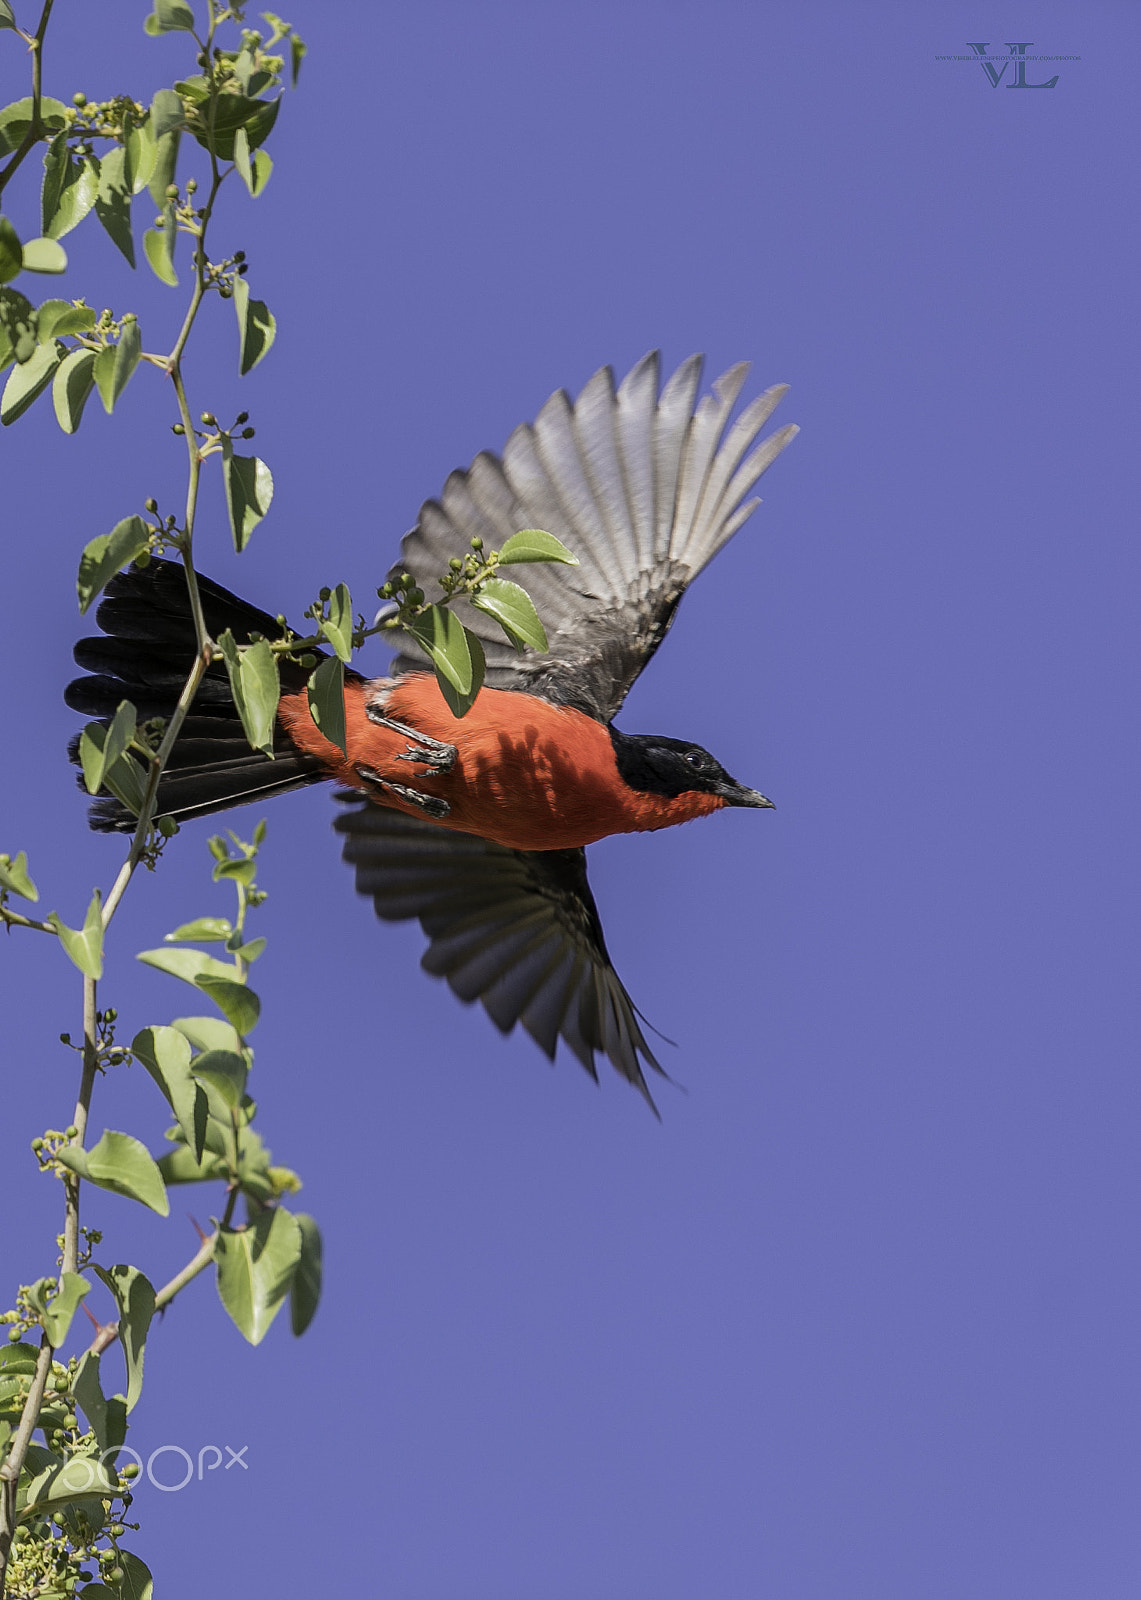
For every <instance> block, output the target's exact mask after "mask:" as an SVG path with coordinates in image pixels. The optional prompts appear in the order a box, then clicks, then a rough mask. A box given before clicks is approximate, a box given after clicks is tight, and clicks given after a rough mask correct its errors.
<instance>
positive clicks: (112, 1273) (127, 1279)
mask: <svg viewBox="0 0 1141 1600" xmlns="http://www.w3.org/2000/svg"><path fill="white" fill-rule="evenodd" d="M106 1137H107V1135H106V1134H104V1138H106ZM91 1154H92V1156H94V1154H95V1151H94V1150H93V1151H92V1152H91ZM147 1160H148V1161H150V1157H149V1156H148V1157H147ZM89 1164H90V1163H89ZM151 1165H152V1166H154V1162H151ZM155 1175H156V1176H157V1175H158V1168H157V1167H155ZM158 1181H159V1183H160V1184H161V1182H162V1179H161V1177H160V1178H159V1179H158ZM163 1202H164V1204H165V1203H166V1191H165V1189H164V1190H163ZM147 1203H148V1204H150V1202H149V1201H148V1202H147ZM155 1210H158V1207H157V1206H156V1207H155ZM162 1215H163V1216H166V1211H165V1210H164V1211H163V1212H162ZM92 1270H93V1271H94V1272H95V1273H97V1274H98V1276H99V1277H100V1278H101V1279H102V1281H103V1282H104V1283H105V1284H106V1286H107V1288H108V1289H110V1291H111V1293H112V1294H113V1295H114V1296H115V1304H116V1305H117V1306H118V1308H119V1343H120V1344H121V1345H122V1346H123V1357H124V1359H125V1361H126V1363H127V1410H128V1411H133V1410H134V1408H135V1404H136V1402H137V1401H138V1398H139V1396H140V1394H142V1392H143V1356H144V1354H145V1352H146V1343H147V1332H148V1330H149V1328H150V1325H151V1319H152V1317H153V1316H154V1314H155V1292H154V1288H153V1286H152V1284H151V1282H150V1279H149V1278H146V1277H145V1276H144V1275H143V1274H142V1273H141V1272H140V1271H139V1269H138V1268H137V1267H128V1266H124V1265H123V1264H122V1263H120V1264H119V1265H118V1266H114V1267H94V1268H93V1269H92Z"/></svg>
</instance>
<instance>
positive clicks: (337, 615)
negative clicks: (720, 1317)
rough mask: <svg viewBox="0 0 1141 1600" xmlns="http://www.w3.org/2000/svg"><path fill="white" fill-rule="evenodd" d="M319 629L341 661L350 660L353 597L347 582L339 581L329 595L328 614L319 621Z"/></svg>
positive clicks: (351, 653)
mask: <svg viewBox="0 0 1141 1600" xmlns="http://www.w3.org/2000/svg"><path fill="white" fill-rule="evenodd" d="M320 631H321V632H322V633H323V634H324V636H325V638H326V639H328V641H329V643H330V644H331V645H332V647H333V649H334V650H335V651H336V652H337V654H338V655H339V656H340V658H341V660H342V661H351V660H352V656H353V597H352V595H351V594H350V593H349V589H348V585H347V584H344V583H339V584H338V585H337V587H336V588H335V589H334V590H333V592H332V594H331V595H330V596H329V615H328V616H327V617H326V618H325V619H324V620H323V621H322V622H321V624H320Z"/></svg>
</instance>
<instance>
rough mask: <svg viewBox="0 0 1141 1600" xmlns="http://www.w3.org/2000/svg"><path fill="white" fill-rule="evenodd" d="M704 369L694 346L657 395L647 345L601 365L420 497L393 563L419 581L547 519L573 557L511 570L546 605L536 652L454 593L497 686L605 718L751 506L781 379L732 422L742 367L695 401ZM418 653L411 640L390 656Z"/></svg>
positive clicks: (410, 664) (769, 450)
mask: <svg viewBox="0 0 1141 1600" xmlns="http://www.w3.org/2000/svg"><path fill="white" fill-rule="evenodd" d="M701 372H702V357H701V356H696V355H695V356H691V357H690V358H689V360H688V361H685V362H683V363H682V365H681V366H680V367H679V368H678V369H677V371H676V372H675V373H674V374H673V375H672V377H670V378H669V379H668V380H667V382H666V384H665V386H664V388H663V389H662V391H661V394H660V395H659V393H658V383H659V361H658V356H657V353H656V352H654V353H651V354H650V355H648V356H645V357H644V358H643V359H642V360H641V361H640V362H639V363H638V365H637V366H636V367H634V368H633V370H632V371H631V372H629V373H628V374H627V376H626V377H625V378H624V379H623V381H622V383H621V384H620V385H619V387H618V389H617V390H615V387H614V377H613V374H612V372H611V371H610V369H609V368H607V367H603V368H601V369H600V370H599V371H598V372H596V373H595V374H594V376H593V377H592V378H591V379H590V381H589V382H588V383H587V385H586V387H585V388H584V389H583V391H582V393H581V394H580V395H579V397H578V399H577V401H575V402H573V403H572V402H571V400H570V399H569V398H568V396H567V395H566V394H565V393H564V392H563V391H562V390H559V391H558V392H556V393H555V394H554V395H552V396H551V398H550V399H549V400H548V401H547V403H546V405H544V406H543V408H542V410H541V411H540V412H539V415H538V417H537V418H536V420H535V423H534V426H533V427H529V426H527V425H526V424H524V425H523V426H521V427H519V428H516V430H515V432H514V433H513V434H512V435H511V437H510V439H508V441H507V444H506V446H505V448H504V451H503V456H502V459H498V458H497V457H495V456H493V455H491V454H490V453H488V452H486V451H485V452H483V453H481V454H480V455H478V456H476V458H475V460H474V461H473V463H472V465H471V467H470V468H469V469H468V470H467V471H466V472H454V473H452V475H451V477H450V478H449V479H448V481H447V483H446V484H445V486H444V490H443V493H442V495H441V498H440V499H439V500H429V501H427V502H426V503H425V505H424V506H423V507H422V508H421V512H420V519H419V521H418V522H417V525H416V527H415V528H413V530H412V532H411V533H410V534H408V535H407V537H406V538H405V540H404V544H403V547H402V559H401V561H400V563H399V565H398V566H397V567H394V568H393V570H392V574H390V575H395V574H396V573H397V572H399V571H407V572H411V573H412V574H413V576H414V577H415V579H416V582H417V583H418V584H419V586H420V587H421V588H422V589H424V590H425V592H426V593H435V592H436V591H435V579H436V578H437V577H438V576H439V575H440V574H441V573H442V572H444V571H445V570H446V568H447V564H448V561H449V560H450V559H451V557H452V556H454V555H457V554H463V553H464V552H465V551H466V550H467V549H468V548H469V543H470V540H471V539H473V538H476V537H478V538H481V539H483V540H484V542H485V543H491V544H492V545H494V544H501V543H502V542H503V541H504V540H505V539H506V538H509V537H510V535H511V534H512V533H515V532H517V531H518V530H519V529H520V528H545V529H546V530H547V531H548V532H549V533H553V534H554V535H555V537H556V538H558V539H561V540H562V541H563V543H564V544H566V545H568V546H569V547H570V549H572V550H573V551H574V553H575V555H576V556H577V557H578V560H579V565H578V566H577V567H563V566H555V565H536V566H524V567H517V568H515V569H513V571H512V573H511V576H512V578H513V580H514V581H515V582H517V583H521V584H522V585H523V587H524V588H525V589H527V590H528V592H529V593H530V595H531V598H532V599H533V600H534V602H535V605H536V607H537V609H538V612H539V615H540V616H541V617H542V619H543V624H544V626H545V628H546V631H547V638H548V642H549V648H548V650H547V652H546V653H544V654H540V653H538V652H535V651H528V652H527V653H526V654H524V655H522V656H520V655H518V654H516V652H515V651H514V650H512V649H511V647H510V646H509V645H508V644H506V643H505V642H504V640H503V637H502V635H501V633H500V630H499V628H498V626H497V624H496V623H494V622H493V621H492V619H491V618H489V617H487V616H485V615H484V614H483V613H481V612H478V611H475V610H473V609H472V608H471V607H470V606H469V605H467V604H466V603H465V602H460V603H459V604H458V606H457V611H458V614H459V616H460V617H461V619H462V621H463V622H464V624H465V625H466V626H467V627H470V628H471V629H472V631H473V632H474V633H476V634H478V635H479V637H480V639H481V640H482V641H483V644H484V651H485V654H486V656H487V677H486V682H487V683H488V685H489V686H490V687H491V688H494V689H518V690H521V691H523V692H525V693H529V694H537V695H541V696H543V697H544V698H546V699H548V700H552V701H554V702H556V703H557V704H561V705H573V706H576V707H578V709H579V710H581V711H585V712H587V714H588V715H590V716H593V717H597V718H598V719H599V720H600V721H602V722H609V721H610V720H611V718H612V717H613V716H614V715H615V713H616V712H617V711H618V709H619V708H620V706H621V705H622V702H623V700H624V699H625V697H626V694H627V693H628V691H629V689H630V685H631V684H632V683H633V682H634V680H635V678H636V677H637V676H638V674H639V672H641V670H642V668H643V667H644V666H645V665H646V663H647V661H649V659H650V657H651V656H652V655H653V653H654V651H655V650H656V649H657V647H658V645H659V644H660V643H661V641H662V639H663V638H664V637H665V634H666V632H667V631H668V629H669V626H670V623H671V622H672V620H673V616H674V613H675V611H676V609H677V604H678V601H679V600H680V598H681V596H682V594H683V593H684V592H685V589H686V587H687V585H688V584H689V583H690V582H691V581H692V580H693V579H694V578H695V577H696V576H697V574H698V573H699V572H700V571H701V569H702V568H703V567H704V566H705V565H706V564H707V563H708V562H709V561H710V560H711V559H712V558H713V556H714V555H716V553H717V551H718V550H720V549H721V548H722V546H723V545H724V544H725V543H726V541H727V540H728V539H730V538H731V537H732V535H733V534H734V533H735V532H736V531H737V529H738V528H739V527H740V526H741V525H742V523H743V522H745V521H746V519H747V518H748V517H749V516H750V515H751V513H752V511H753V510H754V508H755V507H756V505H757V504H758V502H757V501H756V500H755V499H753V500H749V501H747V502H746V496H747V495H748V493H749V490H750V489H751V488H752V487H753V485H754V484H755V483H756V481H757V479H758V478H759V477H760V475H761V474H762V473H763V472H764V471H765V470H766V468H767V467H768V466H769V465H770V464H771V463H772V462H773V461H774V460H775V459H776V457H777V455H779V453H780V451H781V450H783V449H784V447H785V445H786V444H787V443H788V442H789V440H790V439H791V438H792V437H793V435H794V434H795V433H796V431H797V430H796V429H795V428H792V427H788V428H781V429H778V430H777V431H776V432H775V433H773V434H770V435H769V437H768V438H767V439H765V440H763V441H762V442H761V443H760V444H759V445H757V438H758V436H759V434H760V431H761V429H762V428H763V426H764V424H765V423H766V422H767V420H768V418H769V416H770V415H771V413H772V411H773V408H774V407H775V406H776V404H777V403H778V401H779V400H780V399H781V397H782V396H783V395H784V393H785V392H786V391H785V388H784V387H783V386H779V385H778V386H777V387H775V388H772V389H769V390H767V391H766V392H765V394H763V395H761V396H760V397H759V398H758V399H756V400H754V401H753V402H752V403H751V404H750V405H748V406H746V407H745V409H744V410H743V411H742V413H741V415H740V416H739V417H738V418H737V420H736V422H735V423H733V424H732V426H730V427H728V432H726V428H727V425H728V423H729V417H730V414H731V412H732V410H733V407H734V406H735V404H736V402H737V400H738V397H739V395H740V393H741V389H742V387H743V385H744V382H745V378H746V375H747V373H748V367H747V365H746V364H745V363H743V362H742V363H739V364H738V365H736V366H734V367H731V368H730V369H729V370H728V371H727V372H725V373H724V374H722V376H721V377H720V378H718V379H717V380H716V382H715V383H714V385H713V395H712V396H706V397H705V398H704V399H702V400H701V401H700V402H698V401H697V394H698V389H699V386H700V383H701ZM695 405H696V409H695ZM750 452H751V453H750ZM424 665H425V658H424V657H423V655H421V654H420V652H419V651H418V649H417V647H416V646H415V644H414V643H413V642H412V641H410V640H409V641H408V642H407V643H405V644H404V645H403V651H402V654H401V655H400V656H398V657H397V659H396V661H395V663H394V670H395V671H397V672H406V671H412V670H416V669H421V670H422V669H423V667H424Z"/></svg>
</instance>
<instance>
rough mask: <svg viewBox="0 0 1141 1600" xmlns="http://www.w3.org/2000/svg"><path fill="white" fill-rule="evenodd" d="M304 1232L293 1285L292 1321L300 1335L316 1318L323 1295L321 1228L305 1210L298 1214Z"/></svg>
mask: <svg viewBox="0 0 1141 1600" xmlns="http://www.w3.org/2000/svg"><path fill="white" fill-rule="evenodd" d="M294 1221H295V1222H296V1223H297V1226H298V1228H299V1229H300V1231H301V1254H300V1255H299V1256H298V1258H297V1269H296V1271H295V1272H294V1274H293V1281H292V1282H291V1284H290V1285H289V1320H290V1322H291V1323H292V1325H293V1331H294V1333H296V1334H302V1333H304V1332H305V1330H306V1328H307V1327H308V1326H309V1324H310V1323H311V1322H312V1321H313V1317H314V1315H315V1313H316V1310H317V1303H318V1301H319V1300H320V1298H321V1230H320V1228H318V1226H317V1224H316V1223H315V1222H314V1221H313V1218H312V1217H311V1216H308V1215H307V1214H306V1213H305V1212H304V1211H299V1212H297V1213H295V1215H294Z"/></svg>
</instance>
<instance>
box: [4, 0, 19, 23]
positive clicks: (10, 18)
mask: <svg viewBox="0 0 1141 1600" xmlns="http://www.w3.org/2000/svg"><path fill="white" fill-rule="evenodd" d="M15 26H16V13H15V12H14V11H13V10H12V7H11V6H10V5H9V3H8V0H0V28H14V27H15Z"/></svg>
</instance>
